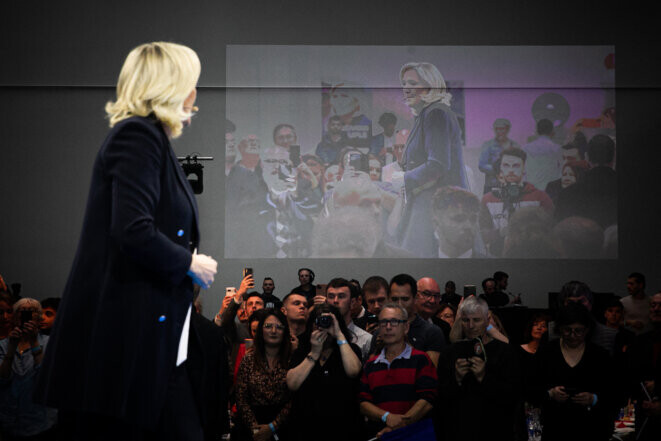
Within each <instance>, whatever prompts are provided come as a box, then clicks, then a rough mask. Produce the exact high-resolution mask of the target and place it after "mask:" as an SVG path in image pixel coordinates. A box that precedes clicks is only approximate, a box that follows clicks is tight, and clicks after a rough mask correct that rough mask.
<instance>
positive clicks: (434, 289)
mask: <svg viewBox="0 0 661 441" xmlns="http://www.w3.org/2000/svg"><path fill="white" fill-rule="evenodd" d="M440 306H441V288H440V287H439V286H438V282H436V280H434V279H432V278H431V277H423V278H422V279H420V280H418V284H417V294H416V296H415V311H416V312H417V313H418V315H419V316H420V317H421V318H422V319H423V320H426V321H427V323H430V324H432V325H436V326H438V327H439V328H441V331H443V335H444V336H445V338H446V340H447V339H448V337H449V335H450V325H449V324H448V323H447V322H445V321H443V320H441V319H440V318H438V317H436V314H438V310H439V308H440Z"/></svg>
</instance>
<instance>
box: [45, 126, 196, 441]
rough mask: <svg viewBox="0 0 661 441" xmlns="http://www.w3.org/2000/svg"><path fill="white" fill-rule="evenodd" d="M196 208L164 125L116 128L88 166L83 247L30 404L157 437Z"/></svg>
mask: <svg viewBox="0 0 661 441" xmlns="http://www.w3.org/2000/svg"><path fill="white" fill-rule="evenodd" d="M198 240H199V239H198V227H197V206H196V202H195V198H194V196H193V193H192V191H191V188H190V186H189V184H188V182H187V180H186V176H185V175H184V173H183V171H182V170H181V167H180V166H179V164H178V162H177V158H176V156H175V155H174V152H173V150H172V147H171V146H170V142H169V140H168V137H167V135H166V134H165V132H164V130H163V128H162V126H161V124H160V123H159V122H158V121H156V120H155V119H153V118H141V117H133V118H129V119H127V120H124V121H121V122H120V123H118V124H117V125H116V126H115V127H114V128H113V129H112V130H111V131H110V134H109V135H108V137H107V138H106V140H105V142H104V143H103V145H102V147H101V149H100V151H99V153H98V155H97V157H96V161H95V163H94V171H93V173H92V183H91V188H90V193H89V197H88V201H87V208H86V212H85V219H84V223H83V229H82V234H81V237H80V243H79V245H78V249H77V252H76V257H75V260H74V263H73V268H72V269H71V273H70V275H69V279H68V281H67V285H66V288H65V290H64V293H63V295H62V303H61V305H60V308H59V309H58V313H57V319H56V321H55V325H54V328H53V331H52V334H51V339H50V344H49V345H48V349H47V351H46V354H45V358H44V361H43V365H42V367H41V372H40V376H39V378H38V384H37V389H36V393H35V398H36V399H38V400H39V401H41V402H43V403H44V404H46V405H48V406H51V407H57V408H59V409H67V410H76V411H83V412H92V413H97V414H101V415H108V416H112V417H118V418H123V419H126V420H127V421H129V422H132V423H137V424H139V425H141V426H144V427H146V428H148V429H153V428H155V426H156V424H157V421H158V418H159V415H160V414H161V410H162V408H163V404H164V400H165V396H166V391H167V385H168V378H169V377H170V375H171V373H172V371H173V370H174V368H175V365H176V358H177V351H178V345H179V339H180V335H181V331H182V328H183V325H184V320H185V318H186V313H187V311H188V307H189V305H190V304H191V301H192V296H193V292H192V288H193V285H192V280H191V279H190V277H188V276H187V275H186V273H187V271H188V269H189V267H190V263H191V251H190V250H191V249H193V248H194V247H197V244H198Z"/></svg>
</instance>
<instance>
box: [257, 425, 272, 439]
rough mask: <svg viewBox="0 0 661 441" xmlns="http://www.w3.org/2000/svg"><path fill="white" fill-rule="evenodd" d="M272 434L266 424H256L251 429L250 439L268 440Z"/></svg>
mask: <svg viewBox="0 0 661 441" xmlns="http://www.w3.org/2000/svg"><path fill="white" fill-rule="evenodd" d="M272 434H273V433H272V432H271V429H270V428H269V426H268V425H267V424H258V425H256V426H255V427H253V429H252V439H253V440H254V441H268V440H269V439H271V435H272Z"/></svg>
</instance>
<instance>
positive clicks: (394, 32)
mask: <svg viewBox="0 0 661 441" xmlns="http://www.w3.org/2000/svg"><path fill="white" fill-rule="evenodd" d="M582 3H583V2H571V1H561V2H552V3H551V2H549V3H548V4H546V5H545V4H542V3H539V2H516V1H512V0H504V1H501V2H471V1H463V2H459V1H457V2H431V1H427V2H425V1H411V0H409V1H406V2H386V1H359V0H354V1H344V0H341V1H334V2H312V1H309V0H308V1H306V2H299V1H296V2H292V1H288V2H284V1H244V2H241V3H239V2H236V3H233V4H229V3H227V2H217V1H201V2H194V3H192V4H191V2H188V3H185V2H179V1H178V2H172V1H160V2H142V1H135V0H134V1H131V2H124V1H119V2H118V1H114V2H104V3H103V4H101V3H100V2H89V1H87V2H39V1H22V2H13V3H12V4H11V5H9V6H8V7H7V9H5V11H3V14H2V15H1V16H0V45H1V46H0V49H1V51H0V55H1V58H0V59H2V61H3V63H2V69H0V103H2V118H0V121H2V122H1V123H0V124H1V125H0V127H2V131H1V132H0V136H1V137H2V138H1V139H2V141H0V143H1V144H0V145H1V147H0V207H2V212H1V213H2V214H1V215H0V273H1V274H3V275H4V276H5V279H6V280H8V281H9V282H22V283H23V286H24V294H25V295H28V296H33V297H36V298H44V297H48V296H58V295H60V293H61V291H62V289H63V287H64V284H65V282H66V277H67V274H68V271H69V268H70V265H71V262H72V259H73V256H74V253H75V247H76V243H77V240H78V234H79V231H80V227H81V223H82V215H83V210H84V204H85V199H86V195H87V186H88V183H89V179H90V172H91V164H92V161H93V158H94V156H95V154H96V151H97V149H98V147H99V145H100V143H101V141H102V140H103V137H104V136H105V133H106V131H107V124H106V121H105V120H104V113H103V104H104V103H105V102H106V101H107V100H108V99H111V98H112V96H113V89H112V86H113V84H114V82H115V80H116V77H117V74H118V72H119V68H120V66H121V63H122V61H123V59H124V57H125V56H126V54H127V53H128V51H129V50H130V49H131V48H132V47H134V46H136V45H137V44H139V43H142V42H145V41H153V40H170V41H177V42H181V43H184V44H187V45H190V46H191V47H193V48H194V49H195V50H196V51H197V52H198V54H199V56H200V59H201V60H202V64H203V72H202V77H201V79H200V89H199V102H198V104H199V107H200V108H201V111H200V114H199V116H198V117H196V119H195V120H194V123H193V127H192V128H191V129H190V130H188V131H187V132H186V133H185V135H184V136H183V137H182V138H180V139H179V140H177V141H176V144H175V150H176V151H177V153H180V154H186V153H189V152H192V151H198V152H200V153H204V154H212V155H214V156H216V157H217V158H218V159H219V160H218V161H216V162H214V163H212V164H209V165H207V166H206V168H205V187H206V189H207V190H206V191H205V193H204V194H202V195H201V196H200V197H199V199H198V201H199V205H200V213H201V215H202V216H201V218H202V221H201V228H202V238H203V245H202V250H201V251H202V252H205V253H208V254H211V255H214V256H217V257H219V258H220V259H219V260H220V275H219V278H218V280H217V282H216V284H215V285H214V287H213V288H212V289H211V290H210V291H208V292H206V293H205V294H204V297H203V301H204V302H205V305H206V308H207V309H206V313H207V315H211V314H212V312H213V311H212V310H215V309H216V308H217V307H218V306H219V304H220V297H221V296H222V295H223V293H224V287H225V286H228V285H235V284H237V283H238V281H239V275H240V271H241V268H242V267H243V266H248V265H249V266H253V267H254V268H255V271H256V273H257V277H258V278H261V277H263V276H265V275H267V274H268V275H272V276H273V277H274V278H275V279H276V285H277V289H276V293H277V294H280V295H283V294H284V293H285V291H287V290H288V289H289V288H291V287H293V286H294V285H295V284H297V280H296V269H297V268H298V267H299V266H310V267H312V268H314V269H315V270H316V272H317V280H318V281H322V282H325V281H327V280H328V279H329V278H330V277H332V276H335V275H343V276H348V277H356V278H358V279H361V280H363V279H365V278H366V277H367V276H369V275H372V274H374V273H378V274H382V275H384V276H386V277H390V276H392V275H394V274H395V273H398V272H410V273H412V274H413V275H414V276H422V275H432V276H434V277H437V278H438V279H439V280H442V281H444V280H447V279H450V278H451V279H453V280H455V281H456V282H457V283H458V284H463V283H470V282H472V283H479V281H480V280H481V279H482V278H483V277H485V276H486V275H488V274H491V273H492V272H493V271H494V270H497V269H503V270H505V271H507V272H509V273H510V275H511V288H512V290H513V291H514V292H522V293H524V296H525V297H524V300H525V301H526V303H528V304H531V305H536V306H540V305H543V304H544V303H545V293H546V292H547V291H549V290H557V288H558V287H559V286H560V285H561V284H562V282H564V281H566V280H569V279H580V280H585V281H586V282H588V283H589V284H590V285H591V286H592V287H593V288H594V289H595V290H597V291H612V290H615V291H617V292H619V293H623V291H624V279H625V277H626V275H627V274H628V273H629V272H631V271H633V270H637V271H642V272H643V273H645V274H647V276H648V286H650V290H651V289H658V288H659V287H661V274H660V272H659V268H661V265H660V264H661V253H659V252H658V251H657V250H658V249H659V245H661V239H660V237H661V235H659V234H658V223H659V222H658V220H657V213H658V211H659V210H658V208H657V207H658V204H659V202H658V201H659V200H660V198H659V193H660V192H659V190H660V189H661V185H660V184H659V180H660V178H659V164H661V154H660V149H659V147H658V146H657V144H658V135H657V133H658V129H657V126H658V120H659V111H658V108H659V104H658V103H659V102H660V99H661V93H660V90H661V89H660V88H659V86H660V85H661V77H660V76H659V75H658V72H659V69H658V67H659V50H658V40H659V38H658V37H657V36H656V34H655V29H656V28H655V26H656V24H653V23H652V17H651V16H650V17H649V18H647V17H645V16H644V15H645V14H640V13H639V11H632V12H631V13H628V12H627V11H623V10H619V11H616V10H615V8H614V6H613V4H614V2H613V3H609V2H598V3H594V4H592V5H584V4H582ZM384 4H387V6H384ZM641 15H642V16H641ZM239 43H244V44H364V45H375V44H389V45H406V44H410V45H538V44H542V45H544V44H553V45H572V44H578V45H588V44H615V45H616V54H617V84H618V90H617V110H618V121H617V122H618V126H617V129H618V131H617V137H618V173H619V176H620V187H619V192H620V193H619V215H620V222H619V228H620V231H619V238H620V253H619V255H620V257H619V259H617V260H614V261H580V260H578V261H576V260H574V261H546V260H534V261H533V260H531V261H523V260H500V261H494V262H485V261H474V262H459V261H448V262H446V261H442V262H438V261H431V260H408V261H387V260H381V261H368V260H364V261H363V260H361V261H337V260H319V261H301V260H287V261H255V262H245V261H240V260H225V259H222V250H223V248H222V242H221V241H222V236H223V215H224V204H223V196H222V195H223V194H224V187H223V185H224V184H223V178H222V176H223V164H222V161H220V159H222V154H223V127H222V124H221V122H222V121H224V89H223V86H224V80H225V64H224V56H225V45H226V44H239Z"/></svg>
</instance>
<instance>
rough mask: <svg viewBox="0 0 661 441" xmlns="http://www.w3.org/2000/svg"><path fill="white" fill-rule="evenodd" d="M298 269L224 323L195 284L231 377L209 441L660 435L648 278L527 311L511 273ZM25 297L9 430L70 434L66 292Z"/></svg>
mask: <svg viewBox="0 0 661 441" xmlns="http://www.w3.org/2000/svg"><path fill="white" fill-rule="evenodd" d="M298 277H299V282H300V285H299V286H297V287H294V288H293V289H291V290H289V291H287V290H285V291H284V292H285V293H287V292H288V294H286V295H284V296H281V295H280V296H279V295H276V294H275V293H276V292H280V291H281V289H280V288H279V285H280V284H279V283H278V282H277V281H274V280H273V278H270V277H266V278H264V279H263V283H262V289H261V292H258V291H255V290H254V289H255V285H256V283H255V279H254V276H253V275H252V274H249V275H247V276H245V277H244V278H243V279H242V280H241V281H240V284H239V286H238V288H236V289H230V290H229V291H228V294H227V295H226V296H225V297H224V299H223V301H222V306H221V308H220V311H219V312H218V313H217V314H216V315H215V318H214V319H213V321H211V320H208V319H206V318H204V317H203V316H202V309H203V305H202V303H201V301H200V298H199V297H198V296H197V295H196V297H195V300H194V306H195V308H194V313H193V316H192V318H191V326H192V328H191V330H192V332H191V340H190V342H191V343H190V344H196V343H194V342H197V341H198V340H197V339H200V338H201V339H202V340H201V342H202V343H203V348H202V352H203V354H204V359H205V360H206V361H205V362H204V366H205V369H206V370H207V372H209V373H210V374H204V375H205V378H208V379H211V378H216V379H218V381H214V382H210V383H208V384H205V385H204V386H205V390H206V391H207V392H206V393H207V395H206V398H205V399H204V400H202V401H199V402H198V405H199V406H200V408H199V411H200V413H201V414H203V415H206V416H207V417H206V419H205V422H204V423H203V425H204V428H205V432H206V435H207V436H206V438H205V439H208V440H211V439H214V440H215V439H231V440H237V441H244V440H245V441H258V440H264V441H265V440H271V439H272V440H281V441H287V440H300V441H303V440H306V441H307V440H310V439H315V440H321V441H326V440H328V441H331V440H333V441H334V440H338V439H341V440H356V441H359V440H360V441H364V440H368V439H374V438H375V437H379V438H382V439H384V440H387V439H415V440H447V441H454V440H484V439H497V440H501V439H502V440H505V439H507V440H526V439H527V440H539V439H540V437H541V439H544V440H563V441H565V440H570V441H571V440H581V441H584V440H588V439H589V440H608V439H624V438H623V437H624V436H627V435H628V436H635V438H636V439H640V440H658V439H659V437H660V436H661V401H660V400H659V395H660V393H659V386H658V385H659V384H661V383H659V382H660V381H661V357H660V356H659V353H658V352H659V351H658V348H659V347H661V292H656V293H655V294H652V295H648V294H646V286H645V277H644V275H642V274H640V273H632V274H630V275H629V277H628V278H627V280H626V293H627V295H625V296H623V297H622V298H620V297H619V296H616V295H613V294H608V295H607V294H596V293H593V292H592V291H591V290H590V288H589V287H588V285H586V284H585V283H583V282H578V281H570V282H567V283H565V284H564V285H563V286H562V287H560V291H559V293H558V295H557V298H555V300H553V303H551V304H550V305H549V306H550V308H551V309H527V308H520V307H514V306H513V304H516V303H517V302H520V297H519V296H516V295H513V294H512V293H511V292H509V291H508V283H509V276H508V274H506V273H505V272H502V271H498V272H496V273H495V274H493V277H487V278H485V279H484V281H483V282H482V291H483V292H482V293H481V294H479V295H478V294H477V292H476V291H475V290H472V289H471V288H470V287H467V288H468V289H466V290H465V294H464V295H460V294H458V293H457V292H456V286H455V283H454V282H452V281H447V282H446V283H445V285H444V288H443V289H441V287H440V285H439V283H438V282H437V281H436V280H435V279H434V278H432V277H422V278H420V279H418V280H415V279H414V278H413V277H412V276H410V275H408V274H398V275H395V276H394V277H392V278H391V279H390V280H389V281H388V280H386V279H385V278H383V277H381V276H376V275H375V276H372V277H369V278H367V279H366V280H365V281H363V282H362V283H361V282H359V281H358V280H355V279H352V280H347V279H344V278H339V277H338V278H334V279H332V280H330V281H329V282H328V283H327V284H321V285H320V284H316V283H315V274H314V271H313V270H312V269H309V268H301V269H300V270H299V271H298ZM515 281H516V279H515V280H514V282H515ZM0 282H1V278H0ZM473 288H474V287H473ZM615 291H618V292H622V291H624V284H623V286H622V289H615ZM647 292H651V293H653V292H654V291H647ZM17 294H18V293H16V292H14V293H13V292H12V290H10V289H8V288H7V287H6V286H5V287H4V290H3V291H2V292H0V338H1V340H0V435H1V436H2V439H3V440H5V439H6V440H18V439H39V440H56V439H61V438H58V434H59V433H60V430H61V429H62V427H64V425H65V424H66V420H65V419H59V420H58V415H57V412H56V411H55V410H54V409H49V408H45V407H43V406H41V405H38V404H35V403H33V402H32V398H31V395H32V394H31V393H32V388H33V386H34V382H35V377H36V374H37V373H38V371H39V366H40V364H41V361H42V359H43V353H44V351H45V350H46V346H47V345H48V344H49V334H50V327H51V326H52V324H53V319H54V318H55V315H56V314H57V308H58V302H57V299H47V300H44V301H42V302H41V303H40V302H38V301H37V300H34V299H30V298H21V299H19V300H17ZM198 294H199V291H198ZM211 315H213V313H212V314H211ZM221 331H222V332H221ZM193 333H196V334H197V337H192V335H193ZM190 369H195V368H193V367H191V368H190ZM228 435H229V438H228ZM221 436H224V437H223V438H221ZM611 436H617V437H618V438H611ZM632 439H633V438H632Z"/></svg>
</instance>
